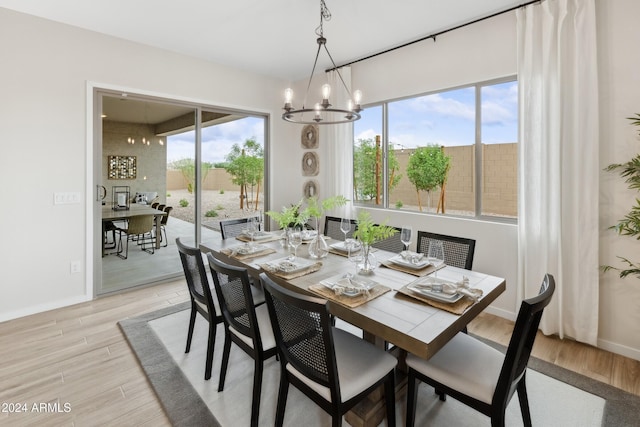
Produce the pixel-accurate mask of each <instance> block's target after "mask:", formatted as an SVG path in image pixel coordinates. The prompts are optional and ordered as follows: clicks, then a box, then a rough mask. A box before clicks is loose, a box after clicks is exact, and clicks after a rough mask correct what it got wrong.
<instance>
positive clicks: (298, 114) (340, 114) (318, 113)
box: [282, 0, 362, 125]
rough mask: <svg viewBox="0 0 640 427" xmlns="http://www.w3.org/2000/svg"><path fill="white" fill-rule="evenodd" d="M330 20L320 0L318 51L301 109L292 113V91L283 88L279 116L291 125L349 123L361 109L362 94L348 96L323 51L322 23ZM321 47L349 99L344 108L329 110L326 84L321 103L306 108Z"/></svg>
mask: <svg viewBox="0 0 640 427" xmlns="http://www.w3.org/2000/svg"><path fill="white" fill-rule="evenodd" d="M330 19H331V12H329V8H327V5H326V4H325V2H324V0H320V25H319V26H318V27H317V28H316V35H318V39H317V42H318V50H317V51H316V59H315V61H314V62H313V69H312V70H311V75H310V76H309V83H308V84H307V93H306V94H305V97H304V101H303V103H302V108H299V109H296V108H294V107H293V105H292V100H293V90H291V88H287V89H286V90H285V91H284V113H283V114H282V118H283V119H284V120H286V121H288V122H291V123H301V124H316V123H317V124H320V125H323V124H324V125H330V124H338V123H350V122H354V121H356V120H358V119H360V114H359V113H360V111H362V108H361V107H360V101H361V99H362V92H360V91H359V90H356V91H354V92H353V95H352V94H351V91H350V90H349V88H348V87H347V85H346V83H345V82H344V79H343V78H342V75H341V74H340V71H339V70H338V67H337V66H336V63H335V62H334V61H333V58H332V57H331V53H329V49H327V39H326V38H325V37H324V31H323V26H322V25H323V22H324V21H329V20H330ZM323 47H324V50H325V52H327V55H328V56H329V59H330V60H331V64H333V69H334V70H335V71H336V74H337V75H338V78H339V79H340V82H342V86H344V89H345V90H346V91H347V94H348V95H349V99H348V101H347V105H346V106H344V108H338V107H332V105H331V104H330V103H329V95H331V86H330V85H329V84H328V83H325V84H324V85H322V101H321V102H318V103H316V104H315V106H314V107H313V108H306V107H305V105H306V102H307V96H308V95H309V88H310V87H311V81H312V80H313V73H314V71H315V70H316V65H317V64H318V57H319V56H320V51H321V50H322V48H323Z"/></svg>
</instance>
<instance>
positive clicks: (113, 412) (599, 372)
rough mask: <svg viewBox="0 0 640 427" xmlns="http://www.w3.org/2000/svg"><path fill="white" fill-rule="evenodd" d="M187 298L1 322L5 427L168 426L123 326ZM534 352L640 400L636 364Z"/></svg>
mask: <svg viewBox="0 0 640 427" xmlns="http://www.w3.org/2000/svg"><path fill="white" fill-rule="evenodd" d="M188 299H189V296H188V292H187V287H186V284H185V282H184V280H182V279H180V280H175V281H172V282H168V283H164V284H160V285H155V286H151V287H146V288H142V289H136V290H132V291H129V292H126V293H121V294H116V295H111V296H107V297H103V298H100V299H96V300H94V301H91V302H87V303H82V304H78V305H74V306H72V307H67V308H63V309H58V310H53V311H49V312H45V313H40V314H35V315H32V316H28V317H24V318H20V319H16V320H12V321H8V322H4V323H0V405H2V407H0V410H2V412H0V425H3V426H20V427H22V426H31V425H34V426H35V425H37V426H97V425H99V426H109V425H114V426H116V425H117V426H123V425H136V426H146V425H148V426H168V425H170V423H169V420H168V419H167V417H166V416H165V414H164V412H163V409H162V407H161V405H160V403H159V401H158V399H157V398H156V396H155V394H154V392H153V389H152V388H151V386H150V385H149V383H148V382H147V379H146V377H145V375H144V373H143V371H142V369H141V368H140V366H139V365H138V362H137V359H136V357H135V355H134V354H133V352H132V351H131V349H130V348H129V346H128V344H127V342H126V340H125V338H124V336H123V335H122V334H121V332H120V329H119V327H118V325H117V322H118V321H119V320H122V319H125V318H127V317H135V316H138V315H140V314H142V313H146V312H150V311H154V310H157V309H160V308H163V307H167V306H170V305H174V304H178V303H181V302H183V301H187V300H188ZM512 327H513V323H512V322H510V321H507V320H504V319H501V318H498V317H496V316H492V315H489V314H482V315H481V316H479V317H478V318H477V319H476V320H475V321H474V322H473V323H472V324H471V325H470V326H469V330H470V331H471V332H473V333H475V334H478V335H480V336H483V337H486V338H488V339H490V340H493V341H496V342H499V343H501V344H505V345H506V344H507V342H508V339H509V337H510V335H511V328H512ZM533 354H534V356H536V357H538V358H541V359H543V360H546V361H549V362H551V363H555V364H557V365H559V366H562V367H564V368H566V369H569V370H572V371H575V372H578V373H580V374H583V375H585V376H588V377H591V378H594V379H597V380H599V381H602V382H604V383H607V384H611V385H613V386H615V387H618V388H620V389H623V390H625V391H628V392H631V393H634V394H636V395H640V362H638V361H635V360H632V359H628V358H625V357H623V356H619V355H615V354H612V353H609V352H606V351H603V350H599V349H596V348H593V347H590V346H587V345H583V344H580V343H576V342H573V341H569V340H563V341H562V340H559V339H557V338H554V337H545V336H544V335H542V334H540V335H539V337H538V339H537V340H536V344H535V347H534V351H533ZM34 404H35V406H34ZM42 404H44V405H42ZM47 404H48V405H47ZM65 404H67V406H65ZM18 410H26V412H17V411H18Z"/></svg>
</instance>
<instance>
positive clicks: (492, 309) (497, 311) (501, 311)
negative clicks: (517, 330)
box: [484, 305, 516, 322]
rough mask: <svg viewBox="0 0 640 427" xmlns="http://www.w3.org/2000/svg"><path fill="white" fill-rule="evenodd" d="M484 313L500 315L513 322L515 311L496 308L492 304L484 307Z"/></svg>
mask: <svg viewBox="0 0 640 427" xmlns="http://www.w3.org/2000/svg"><path fill="white" fill-rule="evenodd" d="M484 311H485V313H489V314H493V315H494V316H498V317H502V318H503V319H507V320H511V321H512V322H515V320H516V313H512V312H510V311H507V310H504V309H502V308H496V307H494V306H492V305H490V306H489V307H487V308H485V309H484Z"/></svg>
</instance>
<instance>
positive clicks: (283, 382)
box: [275, 364, 289, 427]
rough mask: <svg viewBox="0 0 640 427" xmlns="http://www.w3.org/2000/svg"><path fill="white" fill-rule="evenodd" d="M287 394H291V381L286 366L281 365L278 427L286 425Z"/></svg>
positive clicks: (277, 414) (277, 407)
mask: <svg viewBox="0 0 640 427" xmlns="http://www.w3.org/2000/svg"><path fill="white" fill-rule="evenodd" d="M287 394H289V380H287V373H286V372H285V368H284V366H282V364H280V387H279V389H278V403H277V405H276V423H275V426H276V427H282V424H283V423H284V409H285V407H286V406H287Z"/></svg>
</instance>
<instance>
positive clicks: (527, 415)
mask: <svg viewBox="0 0 640 427" xmlns="http://www.w3.org/2000/svg"><path fill="white" fill-rule="evenodd" d="M518 400H519V401H520V412H522V421H523V422H524V425H525V427H531V412H530V411H529V399H527V384H526V383H525V380H524V377H523V378H522V380H520V383H519V384H518Z"/></svg>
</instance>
